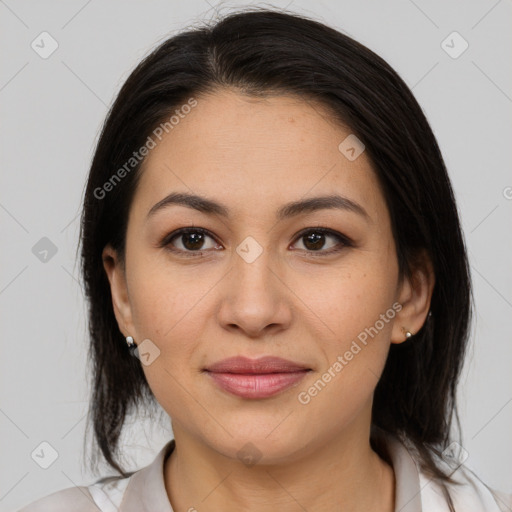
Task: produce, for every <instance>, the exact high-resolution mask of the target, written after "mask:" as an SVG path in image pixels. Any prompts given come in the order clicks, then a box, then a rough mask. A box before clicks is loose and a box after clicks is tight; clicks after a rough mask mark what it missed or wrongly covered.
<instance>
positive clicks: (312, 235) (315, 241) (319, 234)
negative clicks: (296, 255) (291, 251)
mask: <svg viewBox="0 0 512 512" xmlns="http://www.w3.org/2000/svg"><path fill="white" fill-rule="evenodd" d="M329 240H334V243H332V242H330V243H329ZM297 241H302V245H303V246H304V249H302V248H300V250H305V251H308V252H318V253H320V254H318V255H319V256H320V255H323V254H331V253H333V252H337V251H339V250H341V249H342V248H343V247H346V246H351V245H352V244H351V241H350V240H349V239H348V238H347V237H346V236H344V235H342V234H341V233H337V232H335V231H332V230H330V229H327V228H315V229H308V230H307V231H302V232H301V233H300V234H299V237H298V239H297ZM296 243H297V242H296Z"/></svg>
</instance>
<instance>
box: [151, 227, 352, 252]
mask: <svg viewBox="0 0 512 512" xmlns="http://www.w3.org/2000/svg"><path fill="white" fill-rule="evenodd" d="M190 233H202V234H204V235H208V236H209V237H211V238H212V239H214V240H215V237H214V236H213V235H212V234H211V233H210V232H209V231H208V230H207V229H204V228H196V227H188V228H181V229H178V230H176V231H173V232H172V233H170V234H169V235H167V236H165V237H164V239H163V240H162V241H161V242H160V244H159V246H160V247H162V248H165V249H166V250H168V251H170V252H172V253H175V254H179V255H180V256H181V255H182V256H184V257H185V258H197V257H200V256H203V254H204V253H205V252H209V251H211V250H212V249H208V250H206V251H184V250H182V249H176V248H174V247H172V245H171V242H172V241H173V240H174V239H175V238H177V237H179V236H180V235H184V234H190ZM309 233H321V234H324V235H330V236H332V237H334V238H336V239H337V240H338V242H339V243H341V244H342V247H339V248H334V249H329V250H327V251H322V250H319V251H311V250H307V249H298V250H299V251H304V252H306V253H307V255H308V257H309V256H311V257H315V258H316V257H325V256H329V255H331V254H335V253H338V252H340V251H342V250H343V249H344V248H346V247H352V246H353V242H352V240H351V239H350V238H348V237H347V236H345V235H342V234H341V233H338V232H337V231H333V230H332V229H329V228H324V227H314V228H306V229H303V230H301V231H300V232H299V233H298V234H297V236H296V238H295V239H294V243H295V242H297V241H298V240H300V239H301V238H303V237H304V236H306V235H307V234H309ZM213 250H215V249H213Z"/></svg>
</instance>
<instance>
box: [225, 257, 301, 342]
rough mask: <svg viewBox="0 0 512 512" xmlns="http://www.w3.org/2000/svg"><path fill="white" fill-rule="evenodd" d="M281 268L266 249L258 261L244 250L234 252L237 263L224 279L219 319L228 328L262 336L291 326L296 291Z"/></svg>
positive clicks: (255, 336) (246, 334) (234, 262)
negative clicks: (292, 302)
mask: <svg viewBox="0 0 512 512" xmlns="http://www.w3.org/2000/svg"><path fill="white" fill-rule="evenodd" d="M242 249H243V247H242ZM250 250H254V247H250ZM260 250H261V249H260ZM240 254H241V255H240ZM253 257H254V255H253ZM280 269H281V266H280V265H279V264H278V263H276V261H275V260H274V261H272V259H271V258H270V257H269V253H268V251H266V250H262V252H261V254H259V256H257V257H256V259H254V260H253V259H252V257H245V255H244V253H243V251H239V252H234V253H233V265H232V267H231V270H230V272H229V273H228V275H227V276H226V278H225V279H224V280H223V283H222V289H221V295H220V297H221V298H220V301H221V302H220V305H219V309H218V321H219V323H220V324H221V325H222V327H223V328H224V329H226V330H229V331H233V332H236V331H241V332H242V333H243V334H244V335H245V336H247V337H250V338H259V337H264V336H265V335H269V334H277V333H278V332H280V331H282V330H285V329H287V328H288V327H289V325H290V323H291V320H292V305H291V297H292V296H293V294H292V293H291V291H290V289H289V288H288V287H287V286H286V284H285V282H284V279H283V276H282V272H281V271H280ZM280 274H281V275H280Z"/></svg>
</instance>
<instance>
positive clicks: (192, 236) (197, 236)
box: [182, 233, 204, 250]
mask: <svg viewBox="0 0 512 512" xmlns="http://www.w3.org/2000/svg"><path fill="white" fill-rule="evenodd" d="M182 236H183V238H182V241H184V240H186V241H188V240H192V243H191V244H189V243H187V242H183V245H184V246H185V247H186V248H187V249H190V250H193V249H200V248H201V246H202V244H203V236H204V235H203V233H185V234H184V235H182Z"/></svg>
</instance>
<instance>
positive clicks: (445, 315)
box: [81, 9, 472, 482]
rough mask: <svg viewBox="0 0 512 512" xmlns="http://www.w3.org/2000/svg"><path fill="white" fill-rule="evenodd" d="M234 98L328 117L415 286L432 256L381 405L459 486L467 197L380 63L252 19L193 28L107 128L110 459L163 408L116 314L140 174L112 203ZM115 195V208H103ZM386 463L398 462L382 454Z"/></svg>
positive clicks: (88, 246)
mask: <svg viewBox="0 0 512 512" xmlns="http://www.w3.org/2000/svg"><path fill="white" fill-rule="evenodd" d="M227 87H229V88H232V89H235V90H237V91H239V92H241V93H243V94H248V95H255V96H256V95H257V96H265V95H269V94H286V95H290V94H292V95H296V96H298V97H300V98H302V99H304V101H315V102H317V103H320V104H322V105H323V106H324V107H326V109H327V110H328V111H329V112H332V114H333V115H334V116H335V118H336V119H337V120H338V122H339V123H342V124H343V125H345V126H349V127H350V129H351V131H352V133H354V134H356V135H357V137H358V138H359V139H360V140H361V141H362V142H363V143H364V144H365V146H366V152H367V155H368V157H369V158H370V160H371V162H372V165H373V167H374V169H375V172H376V173H377V176H378V179H379V182H380V184H381V187H382V191H383V193H384V196H385V199H386V203H387V206H388V209H389V212H390V216H391V222H392V231H393V236H394V238H395V242H396V247H397V258H398V264H399V269H400V275H401V277H403V276H406V275H410V271H411V265H412V263H413V261H414V258H415V256H416V255H417V254H418V253H419V251H422V250H423V251H425V252H426V254H428V257H429V258H430V260H431V262H432V265H433V269H434V273H435V278H436V284H435V287H434V292H433V297H432V301H431V312H432V316H431V317H429V318H428V320H427V321H426V322H425V325H424V326H423V328H422V329H421V330H420V331H419V332H418V333H416V335H415V336H414V337H413V339H412V340H410V341H409V342H406V343H403V344H398V345H396V344H392V346H391V348H390V352H389V355H388V359H387V363H386V366H385V369H384V372H383V374H382V377H381V379H380V381H379V383H378V385H377V388H376V391H375V395H374V406H373V418H372V434H371V442H372V445H373V446H374V448H375V449H376V450H380V448H379V446H380V445H379V443H378V440H377V437H378V432H387V433H389V434H392V435H395V436H398V437H400V438H403V439H406V440H409V441H410V442H411V443H412V445H413V446H414V447H415V448H416V449H417V451H418V454H419V457H420V460H421V464H422V467H423V468H424V469H425V470H426V471H429V472H430V474H431V475H433V476H434V477H435V478H438V479H439V480H440V481H443V482H450V481H451V479H450V478H449V475H447V474H445V473H444V472H443V471H442V470H441V469H440V467H439V466H438V465H437V464H436V459H435V457H437V456H441V452H442V450H443V449H444V448H445V447H446V446H447V445H448V443H449V442H450V439H451V437H450V436H451V433H450V430H451V425H452V419H453V417H454V416H455V417H456V419H457V423H458V425H459V432H460V422H459V418H458V415H457V411H456V387H457V382H458V379H459V375H460V371H461V367H462V364H463V360H464V355H465V350H466V344H467V339H468V334H469V332H468V331H469V326H470V320H471V311H472V309H471V308H472V296H471V283H470V274H469V271H468V262H467V256H466V250H465V245H464V240H463V236H462V231H461V226H460V222H459V218H458V213H457V208H456V204H455V199H454V194H453V191H452V188H451V184H450V180H449V177H448V174H447V170H446V167H445V164H444V161H443V158H442V155H441V152H440V150H439V147H438V144H437V142H436V139H435V137H434V135H433V133H432V130H431V128H430V126H429V124H428V122H427V119H426V118H425V115H424V114H423V112H422V109H421V107H420V106H419V105H418V103H417V101H416V100H415V99H414V97H413V95H412V93H411V91H410V90H409V88H408V87H407V85H406V84H405V83H404V82H403V80H402V79H401V78H400V77H399V76H398V75H397V73H396V72H395V71H394V70H393V69H392V68H391V67H390V66H389V65H388V64H387V63H386V62H385V61H384V60H383V59H382V58H380V57H379V56H378V55H376V54H375V53H374V52H372V51H371V50H369V49H368V48H366V47H365V46H363V45H361V44H360V43H358V42H356V41H355V40H353V39H351V38H350V37H348V36H346V35H344V34H342V33H341V32H339V31H337V30H334V29H333V28H330V27H328V26H326V25H324V24H322V23H320V22H318V21H315V20H312V19H309V18H306V17H304V16H302V15H297V14H294V13H289V12H284V11H277V10H268V9H250V10H248V9H244V10H243V11H242V12H235V13H232V14H230V15H228V16H226V17H224V18H223V19H221V20H220V21H218V22H216V23H212V24H211V25H208V24H205V25H204V26H200V27H197V28H193V29H192V28H189V29H188V30H186V31H184V32H182V33H179V34H177V35H175V36H173V37H171V38H169V39H167V40H166V41H165V42H163V43H162V44H161V45H160V46H159V47H158V48H156V49H155V50H154V51H153V52H152V53H151V54H150V55H148V56H147V57H146V58H144V60H142V62H140V64H138V66H137V67H136V68H135V69H134V70H133V72H132V73H131V74H130V76H129V77H128V79H127V80H126V82H125V83H124V85H123V86H122V88H121V90H120V92H119V94H118V96H117V98H116V100H115V102H114V104H113V106H112V108H111V109H110V112H109V113H108V116H107V118H106V121H105V123H104V126H103V129H102V132H101V136H100V138H99V142H98V144H97V148H96V151H95V154H94V158H93V161H92V165H91V169H90V174H89V177H88V182H87V187H86V192H85V198H84V207H83V214H82V219H81V267H82V273H83V280H84V285H85V291H86V296H87V299H88V304H89V329H90V362H91V365H92V375H93V383H92V396H91V402H90V410H89V422H90V423H92V425H93V427H94V435H95V440H96V442H97V444H98V446H99V449H100V450H101V453H102V454H103V456H104V458H105V459H106V461H107V462H108V464H110V466H112V467H113V468H115V469H116V470H117V471H119V472H120V473H121V474H122V475H125V473H124V471H123V469H122V468H121V466H120V465H119V464H118V461H117V460H116V456H117V455H116V454H117V453H118V444H119V443H118V441H119V437H120V434H121V431H122V428H123V425H124V422H125V419H126V417H127V415H128V414H129V413H130V412H133V410H134V408H135V407H138V405H140V404H142V405H149V404H150V403H153V404H155V398H154V396H153V394H152V392H151V390H150V388H149V386H148V383H147V381H146V379H145V377H144V373H143V371H142V368H141V365H140V362H139V360H138V359H137V358H135V357H132V356H130V355H129V353H128V351H127V349H126V343H125V340H124V338H123V335H122V334H121V332H120V331H119V328H118V325H117V322H116V319H115V316H114V313H113V308H112V299H111V295H110V287H109V283H108V280H107V276H106V273H105V271H104V269H103V265H102V250H103V248H104V247H105V245H106V244H108V243H111V244H112V246H113V247H114V249H116V250H117V251H118V253H119V254H120V255H121V257H122V255H123V253H124V244H125V233H126V228H127V219H128V212H129V208H130V204H131V201H132V197H133V195H134V191H135V189H136V186H137V179H138V177H139V175H140V163H138V164H137V165H136V166H134V168H133V170H132V171H131V172H128V173H126V176H124V177H123V179H122V180H119V182H118V183H117V182H116V184H115V186H113V187H110V188H111V190H109V191H108V193H106V194H99V193H98V190H99V189H101V188H102V187H103V186H104V184H105V183H106V182H107V181H108V180H109V179H111V177H112V176H113V175H114V174H115V173H116V171H117V170H118V169H119V168H121V167H122V166H123V165H124V164H125V163H126V162H127V161H128V160H129V159H130V157H131V156H132V153H133V152H134V151H136V150H137V149H138V148H140V147H141V146H143V145H144V143H145V141H146V140H147V137H148V136H149V135H150V134H151V133H152V131H153V130H154V129H155V127H157V126H158V125H159V124H160V123H161V122H162V121H163V120H164V119H168V118H169V116H170V115H171V114H172V113H173V111H175V110H176V108H178V107H179V106H180V105H182V104H184V103H187V101H188V100H189V99H190V98H191V97H195V98H199V97H200V96H201V94H204V93H208V92H214V91H215V90H218V89H220V88H227ZM100 196H102V197H100ZM382 456H385V454H382Z"/></svg>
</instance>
